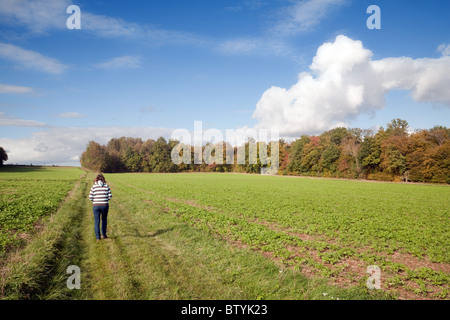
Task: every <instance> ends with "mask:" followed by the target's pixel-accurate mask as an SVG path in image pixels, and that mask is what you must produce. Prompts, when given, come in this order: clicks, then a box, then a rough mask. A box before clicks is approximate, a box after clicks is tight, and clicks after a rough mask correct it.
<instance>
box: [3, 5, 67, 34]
mask: <svg viewBox="0 0 450 320" xmlns="http://www.w3.org/2000/svg"><path fill="white" fill-rule="evenodd" d="M70 4H71V1H69V0H39V1H31V0H2V1H0V22H2V23H6V24H10V25H19V26H24V27H26V28H27V29H29V30H30V31H32V32H37V33H41V32H45V31H46V30H48V29H50V28H58V29H63V28H66V20H67V18H68V17H69V15H68V14H66V9H67V7H68V6H69V5H70Z"/></svg>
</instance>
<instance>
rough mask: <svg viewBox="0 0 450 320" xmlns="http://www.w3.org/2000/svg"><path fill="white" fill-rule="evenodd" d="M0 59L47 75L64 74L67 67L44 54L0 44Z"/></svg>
mask: <svg viewBox="0 0 450 320" xmlns="http://www.w3.org/2000/svg"><path fill="white" fill-rule="evenodd" d="M0 58H2V59H5V60H8V61H12V62H15V63H17V64H19V65H21V66H22V67H25V68H29V69H34V70H38V71H43V72H47V73H55V74H57V73H62V72H64V71H65V70H66V69H67V66H66V65H64V64H62V63H61V62H59V61H58V60H57V59H53V58H49V57H46V56H43V55H42V54H40V53H38V52H35V51H31V50H25V49H22V48H20V47H18V46H15V45H12V44H8V43H2V42H0Z"/></svg>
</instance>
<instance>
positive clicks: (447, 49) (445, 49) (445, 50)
mask: <svg viewBox="0 0 450 320" xmlns="http://www.w3.org/2000/svg"><path fill="white" fill-rule="evenodd" d="M438 51H439V52H440V53H441V54H442V55H443V56H450V44H441V45H440V46H439V47H438Z"/></svg>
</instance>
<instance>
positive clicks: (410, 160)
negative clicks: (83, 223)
mask: <svg viewBox="0 0 450 320" xmlns="http://www.w3.org/2000/svg"><path fill="white" fill-rule="evenodd" d="M252 143H253V144H254V145H256V150H258V151H259V148H261V146H262V144H264V142H258V143H256V142H254V141H250V142H248V143H246V144H245V145H243V146H238V147H231V146H230V145H229V144H227V143H225V142H223V143H220V144H218V145H215V147H216V148H218V147H222V148H223V150H224V151H223V161H222V162H221V161H216V162H214V163H212V164H211V163H210V164H208V163H205V162H202V163H201V164H194V162H195V161H194V158H193V157H194V148H193V147H190V148H191V151H192V152H191V160H192V161H191V163H190V164H186V163H181V164H175V163H174V162H173V161H172V158H171V152H172V149H173V148H174V147H175V146H176V145H178V141H173V140H169V141H166V140H165V139H164V138H162V137H160V138H159V139H157V140H156V141H155V140H152V139H149V140H146V141H143V140H142V139H140V138H126V137H122V138H114V139H111V140H110V141H109V142H108V143H107V145H100V144H98V143H96V142H94V141H91V142H89V144H88V146H87V148H86V151H85V152H83V154H82V155H81V165H82V166H83V167H85V168H88V169H91V170H94V171H101V172H244V173H260V170H261V168H262V167H264V165H263V164H261V162H262V161H260V158H259V152H256V154H257V156H256V158H257V161H250V155H249V149H251V148H250V147H249V146H250V144H252ZM206 147H211V146H208V145H206V146H203V150H204V149H205V148H206ZM264 147H267V149H268V153H269V154H270V153H271V150H270V144H269V145H264ZM225 149H226V150H231V155H230V153H227V152H226V151H225ZM240 149H244V151H245V163H242V164H238V161H236V157H237V154H238V152H239V150H240ZM213 154H214V152H213ZM449 155H450V129H448V128H446V127H442V126H436V127H434V128H432V129H429V130H418V131H416V132H414V133H412V134H409V133H408V123H407V122H406V121H405V120H401V119H395V120H392V121H391V122H390V123H389V124H388V125H387V127H386V129H384V128H383V127H381V128H379V129H378V131H377V132H374V131H372V130H362V129H359V128H353V129H349V128H335V129H332V130H329V131H326V132H324V133H322V134H321V135H319V136H308V135H304V136H302V137H301V138H300V139H297V140H295V141H293V142H291V143H287V142H285V141H284V140H283V139H281V140H279V168H278V174H283V175H303V176H314V177H334V178H350V179H358V178H363V179H370V180H382V181H413V182H436V183H450V157H449ZM230 156H231V157H234V159H231V161H230V158H229V157H230ZM263 163H264V162H263Z"/></svg>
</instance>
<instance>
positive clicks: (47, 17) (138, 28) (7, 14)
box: [0, 0, 211, 45]
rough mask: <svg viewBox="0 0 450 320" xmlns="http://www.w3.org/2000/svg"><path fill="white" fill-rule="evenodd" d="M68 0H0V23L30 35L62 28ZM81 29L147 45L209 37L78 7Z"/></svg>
mask: <svg viewBox="0 0 450 320" xmlns="http://www.w3.org/2000/svg"><path fill="white" fill-rule="evenodd" d="M71 4H72V1H70V0H40V1H35V0H1V1H0V24H3V25H6V26H13V27H19V28H25V29H27V30H28V32H29V33H30V34H46V33H48V32H50V31H52V30H61V29H65V28H66V20H67V18H68V17H69V15H68V14H67V13H66V9H67V7H68V6H69V5H71ZM81 29H82V30H83V31H86V32H88V33H91V34H94V35H96V36H99V37H104V38H122V39H127V40H129V39H131V40H139V41H141V42H142V43H144V44H147V45H173V44H191V45H204V44H207V43H209V42H210V41H211V40H210V39H208V38H206V37H201V36H198V35H196V34H192V33H188V32H183V31H176V30H167V29H163V28H158V27H155V26H153V25H149V24H140V23H135V22H129V21H126V20H123V19H121V18H117V17H110V16H106V15H99V14H95V13H92V12H89V11H87V10H86V9H85V8H84V7H81Z"/></svg>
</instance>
